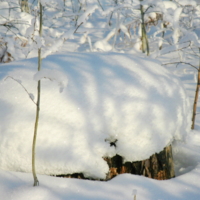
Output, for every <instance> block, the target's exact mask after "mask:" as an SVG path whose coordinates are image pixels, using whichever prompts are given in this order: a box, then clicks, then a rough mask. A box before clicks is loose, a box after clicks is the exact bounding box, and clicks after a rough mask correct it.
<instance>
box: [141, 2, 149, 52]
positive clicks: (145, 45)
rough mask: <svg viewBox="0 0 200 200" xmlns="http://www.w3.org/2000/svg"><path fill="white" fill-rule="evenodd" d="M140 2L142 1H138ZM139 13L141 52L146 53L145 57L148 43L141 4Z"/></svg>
mask: <svg viewBox="0 0 200 200" xmlns="http://www.w3.org/2000/svg"><path fill="white" fill-rule="evenodd" d="M140 1H142V0H140ZM140 12H141V20H142V23H141V32H142V38H141V40H142V52H143V53H146V54H147V55H149V42H148V37H147V32H146V27H145V22H144V15H145V12H146V11H144V7H143V5H142V4H140Z"/></svg>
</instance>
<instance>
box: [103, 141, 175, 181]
mask: <svg viewBox="0 0 200 200" xmlns="http://www.w3.org/2000/svg"><path fill="white" fill-rule="evenodd" d="M104 160H105V161H106V162H107V163H108V166H109V172H108V174H107V177H106V180H110V179H112V178H113V177H115V176H117V175H118V174H123V173H130V174H137V175H143V176H146V177H149V178H153V179H157V180H166V179H170V178H173V177H175V172H174V163H173V156H172V147H171V145H169V146H167V147H165V148H164V149H163V150H162V151H161V152H160V153H156V154H153V155H152V156H151V157H150V158H149V159H146V160H142V161H136V162H125V163H124V162H123V158H122V157H121V156H119V155H116V156H114V157H112V158H104Z"/></svg>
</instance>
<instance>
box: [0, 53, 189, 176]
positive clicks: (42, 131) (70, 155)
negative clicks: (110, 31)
mask: <svg viewBox="0 0 200 200" xmlns="http://www.w3.org/2000/svg"><path fill="white" fill-rule="evenodd" d="M42 63H43V64H42V67H43V69H45V70H46V71H45V70H44V71H45V72H48V70H56V71H60V72H61V73H63V74H64V75H63V76H64V77H67V79H68V85H67V87H66V88H65V89H64V91H63V92H62V93H59V88H58V86H57V83H55V82H54V81H53V82H52V81H49V80H48V79H42V97H41V115H40V122H39V132H38V139H37V148H36V151H37V152H36V170H37V173H41V174H68V173H75V172H76V173H77V172H83V173H84V175H85V176H88V177H90V176H92V177H97V178H105V176H106V173H107V172H108V166H107V163H106V162H105V161H104V160H103V159H102V157H105V156H114V155H115V154H119V155H121V156H123V157H124V161H138V160H143V159H147V158H148V157H149V156H151V155H152V154H154V153H156V152H160V151H161V150H162V149H163V148H164V147H165V146H166V145H169V144H171V143H172V141H174V140H183V141H184V139H185V138H186V136H187V132H188V131H189V129H190V127H189V126H190V120H191V115H190V112H191V108H190V105H189V100H188V98H187V95H186V93H185V90H184V88H183V86H182V83H181V82H180V81H179V79H178V78H176V77H175V76H174V75H172V74H171V73H170V72H169V71H168V70H166V69H165V68H163V67H162V66H160V64H159V63H158V62H157V61H155V60H152V59H149V58H140V57H138V56H137V57H135V56H133V55H129V54H117V53H98V54H96V53H84V54H83V53H82V54H81V53H67V54H57V55H52V56H48V57H47V58H45V59H44V60H43V62H42ZM0 71H1V74H0V79H1V81H0V90H1V97H0V110H1V113H0V118H1V125H0V132H1V134H0V155H1V156H0V168H1V169H5V170H14V171H23V172H30V171H31V148H32V147H31V145H32V137H33V127H34V119H35V109H36V108H35V104H34V103H33V102H32V101H31V100H30V99H29V98H30V97H29V95H27V94H26V92H25V91H24V89H23V88H22V87H21V86H20V85H19V84H18V83H17V82H16V81H13V80H12V79H6V80H5V78H6V77H7V76H11V77H13V78H15V79H17V80H20V81H21V84H23V85H24V87H25V88H26V89H27V90H28V92H29V93H30V94H31V95H32V96H35V97H36V88H37V86H36V84H37V82H36V81H35V80H39V79H40V78H42V77H44V74H43V72H41V73H39V75H38V77H37V78H35V80H34V79H33V76H34V75H35V74H36V72H37V59H36V58H32V59H27V60H23V61H18V62H13V63H11V64H3V65H1V66H0ZM50 74H51V73H50ZM45 76H46V75H45ZM54 78H55V79H56V76H54ZM62 80H63V78H62ZM58 82H59V80H58ZM115 140H117V142H116V148H115V147H114V146H110V142H113V141H115Z"/></svg>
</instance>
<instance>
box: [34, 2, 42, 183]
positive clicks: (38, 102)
mask: <svg viewBox="0 0 200 200" xmlns="http://www.w3.org/2000/svg"><path fill="white" fill-rule="evenodd" d="M39 7H40V12H39V13H40V26H39V36H40V37H42V4H41V2H39ZM41 63H42V57H41V47H40V48H39V49H38V71H40V70H41ZM40 95H41V80H38V84H37V102H36V118H35V126H34V136H33V145H32V173H33V179H34V183H33V186H37V185H39V181H38V178H37V175H36V169H35V147H36V139H37V131H38V123H39V114H40Z"/></svg>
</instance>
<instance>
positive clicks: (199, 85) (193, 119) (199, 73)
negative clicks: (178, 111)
mask: <svg viewBox="0 0 200 200" xmlns="http://www.w3.org/2000/svg"><path fill="white" fill-rule="evenodd" d="M199 53H200V48H199ZM199 87H200V58H199V69H198V75H197V85H196V92H195V98H194V103H193V112H192V126H191V129H194V125H195V119H196V112H197V103H198V97H199Z"/></svg>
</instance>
